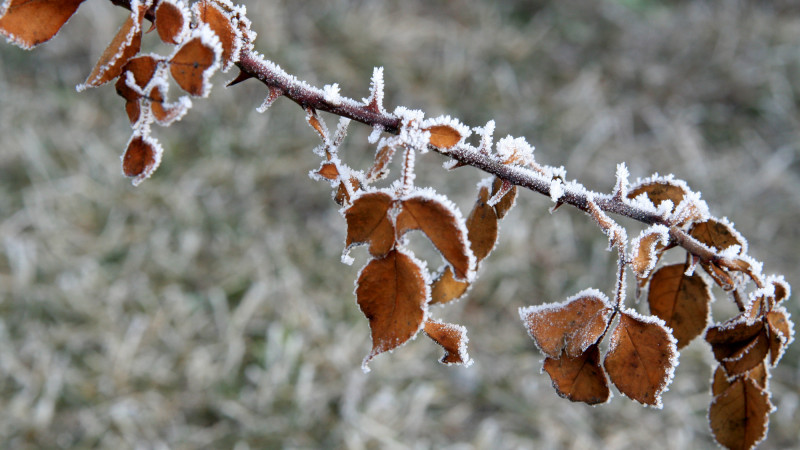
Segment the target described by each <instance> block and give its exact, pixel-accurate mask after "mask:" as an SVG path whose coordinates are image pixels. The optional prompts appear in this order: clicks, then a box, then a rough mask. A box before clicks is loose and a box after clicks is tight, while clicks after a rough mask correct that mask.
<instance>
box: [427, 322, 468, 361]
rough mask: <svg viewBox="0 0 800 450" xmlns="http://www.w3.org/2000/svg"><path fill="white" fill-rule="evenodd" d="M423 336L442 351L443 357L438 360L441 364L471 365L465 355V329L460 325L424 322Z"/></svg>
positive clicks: (466, 341) (466, 339) (466, 354)
mask: <svg viewBox="0 0 800 450" xmlns="http://www.w3.org/2000/svg"><path fill="white" fill-rule="evenodd" d="M424 330H425V334H426V335H427V336H428V337H429V338H431V339H433V341H434V342H436V343H437V344H439V345H440V346H441V347H442V348H443V349H444V356H442V359H440V360H439V362H440V363H442V364H461V365H465V366H470V365H472V359H470V357H469V354H468V353H467V343H468V342H469V339H468V338H467V329H466V328H464V327H462V326H461V325H454V324H452V323H444V322H439V321H436V320H428V321H427V322H425V328H424Z"/></svg>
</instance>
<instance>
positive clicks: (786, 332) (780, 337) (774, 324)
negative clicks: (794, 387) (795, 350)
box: [766, 307, 794, 366]
mask: <svg viewBox="0 0 800 450" xmlns="http://www.w3.org/2000/svg"><path fill="white" fill-rule="evenodd" d="M766 321H767V325H768V326H769V354H770V364H772V365H773V366H774V365H776V364H777V363H778V361H779V360H780V359H781V356H783V351H784V350H785V349H786V347H788V346H789V344H791V343H792V341H793V340H794V325H793V324H792V322H791V321H790V320H789V313H788V312H786V309H784V308H783V307H778V308H775V309H774V310H772V311H770V312H768V313H767V315H766Z"/></svg>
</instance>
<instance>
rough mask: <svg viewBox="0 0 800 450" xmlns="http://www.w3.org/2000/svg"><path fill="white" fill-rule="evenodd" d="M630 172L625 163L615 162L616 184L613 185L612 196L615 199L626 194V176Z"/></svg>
mask: <svg viewBox="0 0 800 450" xmlns="http://www.w3.org/2000/svg"><path fill="white" fill-rule="evenodd" d="M629 176H630V173H629V172H628V168H627V167H626V166H625V163H624V162H623V163H619V164H617V184H616V185H615V186H614V192H613V194H614V198H615V199H616V200H620V201H621V200H622V199H623V198H625V197H627V196H628V184H629V183H628V177H629Z"/></svg>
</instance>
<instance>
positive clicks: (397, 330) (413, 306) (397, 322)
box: [356, 250, 429, 370]
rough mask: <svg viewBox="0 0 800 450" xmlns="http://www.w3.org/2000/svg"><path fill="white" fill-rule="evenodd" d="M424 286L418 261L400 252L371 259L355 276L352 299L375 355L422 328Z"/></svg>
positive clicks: (426, 299) (395, 346) (406, 339)
mask: <svg viewBox="0 0 800 450" xmlns="http://www.w3.org/2000/svg"><path fill="white" fill-rule="evenodd" d="M428 297H429V292H428V286H427V284H426V283H425V276H424V275H423V268H422V265H421V263H420V262H419V261H417V260H416V259H414V258H413V257H411V256H409V255H407V254H405V253H403V252H402V251H400V250H392V251H391V252H389V253H388V254H387V255H386V256H385V257H383V258H375V259H372V260H371V261H370V262H369V263H367V265H366V266H365V267H364V269H363V270H362V271H361V273H360V274H359V276H358V281H357V282H356V298H357V301H358V306H359V307H360V308H361V312H363V313H364V315H365V316H367V319H369V326H370V330H371V334H372V351H371V352H370V353H369V354H368V355H367V357H366V358H364V362H363V365H362V367H363V368H364V369H365V370H367V369H366V368H367V364H368V363H369V361H370V360H371V359H372V358H374V357H375V356H376V355H378V354H381V353H383V352H386V351H389V350H392V349H394V348H397V347H399V346H400V345H403V344H404V343H405V342H407V341H408V340H409V339H411V338H412V337H414V336H415V335H416V334H417V332H419V330H420V329H421V328H422V325H423V322H424V321H425V316H426V315H427V303H428Z"/></svg>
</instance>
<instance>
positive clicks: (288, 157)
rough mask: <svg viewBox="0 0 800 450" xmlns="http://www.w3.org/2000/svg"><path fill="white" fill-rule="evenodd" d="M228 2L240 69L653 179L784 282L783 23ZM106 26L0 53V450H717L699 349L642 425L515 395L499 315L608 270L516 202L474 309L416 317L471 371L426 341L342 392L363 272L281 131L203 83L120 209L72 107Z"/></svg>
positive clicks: (724, 16)
mask: <svg viewBox="0 0 800 450" xmlns="http://www.w3.org/2000/svg"><path fill="white" fill-rule="evenodd" d="M247 3H249V5H248V6H249V7H250V8H249V10H250V17H251V18H252V20H253V22H254V28H255V29H256V31H258V32H259V39H258V42H257V47H258V49H259V50H261V51H262V52H264V53H265V54H266V55H267V57H269V58H272V59H274V60H275V61H277V62H278V63H280V64H281V65H282V66H283V67H284V68H286V69H287V70H289V71H290V72H293V73H296V74H297V75H299V76H301V77H305V78H307V79H309V81H312V82H314V83H315V84H318V85H321V84H325V83H332V82H338V83H340V85H341V86H342V91H343V93H344V94H346V95H348V96H351V97H356V98H360V97H362V96H366V92H367V81H368V78H369V75H370V73H371V68H372V66H374V65H384V66H385V67H386V75H387V101H386V104H387V107H388V108H389V109H391V108H393V107H394V105H397V104H403V105H406V106H410V107H419V108H423V109H425V110H426V111H427V112H428V114H429V115H435V114H439V113H449V114H453V115H455V116H457V117H461V118H462V119H463V120H464V121H466V122H467V123H469V124H471V125H482V124H483V123H485V122H486V121H487V120H489V119H491V118H494V119H496V120H497V124H498V130H497V135H498V137H501V136H504V135H505V134H506V133H511V134H513V135H525V136H527V137H528V140H529V141H530V142H532V143H534V144H535V145H536V146H537V148H538V149H537V155H538V156H537V157H538V159H539V160H540V161H541V162H544V163H548V164H555V165H561V164H563V165H565V167H566V168H567V170H568V173H569V175H570V176H571V177H574V178H577V179H579V180H581V181H583V182H585V183H586V184H587V185H588V186H590V187H592V188H595V189H598V190H608V189H610V188H611V185H612V182H613V173H614V168H615V165H616V164H617V163H618V162H620V161H626V162H627V163H628V164H629V167H630V168H631V172H632V173H633V174H634V176H646V175H649V174H650V173H651V172H654V171H658V172H661V173H668V172H674V173H675V174H676V175H677V176H678V177H680V178H684V179H686V180H687V182H688V183H689V184H690V185H691V186H692V187H694V188H695V189H698V190H701V191H702V192H703V193H704V196H703V198H704V199H706V200H707V201H708V202H709V204H710V205H711V207H712V212H714V213H715V214H718V215H721V216H722V215H724V216H727V217H729V218H730V219H731V220H733V221H734V222H735V223H736V225H737V227H738V229H739V230H740V231H742V233H743V234H744V235H745V236H747V237H748V238H749V239H750V245H751V253H752V254H753V255H754V256H756V257H758V258H761V259H763V260H765V262H766V266H765V270H766V271H767V272H776V273H784V274H785V275H786V276H787V279H788V280H789V282H790V283H793V284H795V285H797V282H798V280H800V278H799V277H798V270H797V267H798V257H797V254H798V252H800V228H798V226H797V223H798V221H800V180H799V178H798V169H799V168H800V165H798V156H800V134H799V133H798V130H800V126H799V125H800V114H799V113H798V108H799V107H800V51H799V50H798V46H797V44H798V42H800V9H799V8H798V7H797V6H796V5H795V4H794V2H789V1H784V2H778V1H775V2H746V1H724V2H701V1H673V2H655V1H651V0H626V1H623V0H617V1H595V0H568V1H560V2H543V1H537V2H522V1H517V2H512V1H509V2H496V4H495V3H490V2H473V3H471V4H470V5H466V4H465V2H437V3H436V6H429V3H430V2H425V1H422V0H411V1H405V2H385V1H369V2H367V1H361V2H358V1H346V0H342V1H336V2H326V1H306V2H291V1H283V2H280V1H264V2H254V1H252V2H247ZM400 5H402V6H400ZM122 14H123V13H122V12H121V11H117V10H115V9H114V8H112V7H110V6H108V5H104V4H103V2H88V3H87V4H86V5H84V6H83V8H82V10H81V11H80V12H79V14H78V16H76V17H75V18H73V19H72V21H71V22H70V24H68V26H67V27H66V29H65V30H64V31H63V32H62V35H60V36H59V37H58V39H56V40H55V41H53V42H51V43H49V44H47V45H45V46H43V47H42V48H40V49H38V50H36V51H34V52H32V53H26V52H23V51H21V50H18V49H16V48H12V47H10V46H9V45H5V44H3V45H1V46H0V149H2V150H0V238H2V239H0V441H2V442H3V443H4V445H2V446H3V447H8V448H26V447H47V448H53V447H74V448H88V447H103V448H134V447H136V448H165V447H169V448H198V447H206V448H226V447H227V448H230V447H236V448H247V447H248V446H249V447H250V448H265V447H277V446H284V447H344V448H378V447H381V448H406V447H414V448H519V447H527V448H675V449H679V448H680V449H682V448H690V447H691V448H702V447H713V446H714V444H713V442H712V440H711V439H710V437H709V432H708V428H707V425H706V408H707V405H708V402H709V401H710V396H709V392H708V391H709V389H708V379H709V377H710V373H711V372H710V368H709V362H710V361H711V356H710V352H709V351H708V350H707V349H706V348H705V346H704V345H703V344H702V343H701V342H695V343H693V344H692V345H691V346H690V347H688V348H687V349H686V350H685V351H684V352H683V354H682V356H681V365H680V367H679V368H678V370H677V374H676V380H675V382H674V384H673V385H672V387H671V389H670V391H669V392H668V393H667V394H666V396H665V401H664V403H665V407H664V409H663V410H662V411H655V410H651V409H644V408H641V407H640V406H638V405H637V404H634V403H632V402H630V401H628V400H626V399H624V398H619V396H618V398H615V399H614V400H613V401H612V402H611V404H609V405H605V406H601V407H597V408H591V407H587V406H585V405H581V404H572V403H570V402H568V401H566V400H562V399H560V398H558V397H557V396H556V394H555V393H554V392H553V390H552V388H551V387H550V382H549V379H548V377H547V376H546V375H541V374H539V367H540V363H539V360H540V359H541V356H540V355H539V353H538V352H537V351H536V350H535V349H534V348H533V344H532V342H531V341H530V339H529V338H528V337H527V336H526V334H525V332H524V329H523V327H522V325H521V324H520V323H519V319H518V317H517V312H516V310H517V308H518V307H519V306H523V305H528V304H534V303H541V302H543V301H555V300H559V299H562V298H564V297H566V296H568V295H571V294H573V293H574V292H576V291H578V290H580V289H582V288H585V287H589V286H594V287H597V288H599V289H602V290H605V291H610V290H611V287H612V278H613V268H612V267H613V266H612V264H613V261H612V259H611V257H612V255H611V254H610V253H608V252H606V251H605V247H606V242H605V238H604V237H603V236H602V235H601V233H600V232H599V231H598V230H597V229H596V228H595V227H593V226H592V225H591V223H590V222H589V220H588V219H587V218H586V217H584V216H582V215H580V214H578V213H576V212H574V211H567V210H563V211H561V210H560V211H559V212H558V213H556V214H554V215H553V216H550V215H549V214H547V208H548V207H549V206H550V205H549V203H550V202H549V200H548V199H545V198H542V197H540V196H536V195H533V194H527V195H523V196H522V198H521V200H520V201H519V202H518V207H517V208H516V209H515V210H514V211H513V212H512V214H511V215H510V216H509V218H508V219H507V220H506V221H505V222H504V223H503V230H502V233H501V238H500V243H499V246H498V249H497V251H496V253H494V254H493V255H492V256H491V257H490V258H489V260H488V261H487V264H486V265H485V267H484V268H483V269H482V276H481V278H479V280H478V282H477V284H476V286H475V287H474V289H473V290H472V292H471V294H470V296H469V297H468V298H467V299H466V300H464V301H461V302H460V303H459V304H457V305H456V306H454V307H450V308H447V309H437V310H436V311H435V314H437V315H440V316H442V317H444V318H447V319H450V320H452V321H455V322H458V323H462V324H464V325H466V326H467V327H468V329H469V330H470V337H471V339H472V341H471V347H470V352H471V355H472V356H473V358H474V359H476V361H477V362H476V364H475V365H474V366H473V367H472V368H469V369H462V368H447V367H444V366H441V365H439V364H437V363H436V362H435V359H436V358H437V357H438V355H439V349H438V348H436V346H435V345H433V344H432V343H431V342H429V341H427V340H426V339H424V338H423V339H419V340H417V341H414V342H412V343H411V344H409V345H408V346H406V347H404V348H402V349H401V350H399V351H397V352H395V353H393V354H391V355H384V356H381V357H379V358H378V359H377V360H376V361H374V362H373V364H372V368H373V371H372V372H371V373H370V374H369V375H364V374H362V373H361V370H360V367H359V366H360V362H361V358H362V357H363V355H364V354H365V353H366V352H367V350H368V348H369V343H368V341H369V331H368V328H367V322H366V320H365V319H364V318H363V316H361V314H360V312H359V311H358V308H357V306H356V305H355V302H354V297H353V295H352V289H353V287H352V280H353V279H354V278H355V274H356V273H357V270H358V267H359V263H363V261H364V260H365V255H364V252H363V251H359V252H355V256H356V257H357V258H356V264H355V265H354V266H352V267H349V266H345V265H342V264H340V263H339V255H340V251H341V245H342V243H343V233H344V226H343V220H342V219H341V217H340V216H339V215H338V213H337V211H336V207H335V205H334V204H333V202H331V201H330V198H329V193H328V191H327V188H326V186H325V185H322V184H319V183H315V182H313V181H311V180H309V179H308V177H307V176H306V174H307V172H308V171H309V170H311V169H314V168H316V167H317V165H318V162H317V161H316V159H315V158H314V157H313V156H312V154H311V148H312V147H313V146H314V145H316V144H315V141H314V135H313V132H312V131H311V130H310V129H308V127H307V126H306V125H305V123H304V121H303V119H302V115H301V113H300V111H299V110H298V109H297V108H296V107H295V106H294V105H293V104H290V103H289V102H287V101H279V102H278V103H277V104H276V105H274V106H273V107H272V109H271V110H270V111H269V112H268V113H267V114H265V115H258V114H257V113H255V112H254V111H253V109H254V108H255V107H257V106H258V104H259V102H260V100H259V97H261V96H262V95H263V93H264V92H263V90H264V89H263V88H262V87H260V86H259V85H258V84H257V83H252V84H250V83H246V84H245V85H243V86H242V87H237V88H235V89H227V90H226V89H224V88H222V84H223V82H224V81H225V76H217V77H216V78H215V80H216V81H215V85H216V88H215V90H214V91H213V93H212V95H211V98H210V99H208V100H200V101H197V102H195V104H196V106H195V108H194V109H193V110H192V111H191V112H190V114H189V115H188V116H187V117H186V118H184V120H183V121H182V122H181V123H178V124H176V125H173V126H172V127H171V128H169V129H165V130H157V131H156V135H157V136H158V137H159V139H160V140H161V141H162V143H163V144H164V146H165V148H166V150H167V151H166V154H165V159H164V162H163V164H162V166H161V168H160V169H159V170H158V171H157V172H156V174H155V176H154V177H153V178H152V179H151V180H148V181H147V182H145V183H144V184H143V185H142V186H141V187H139V188H136V189H134V188H132V187H131V186H130V185H129V183H128V182H127V181H126V180H125V179H123V177H122V176H121V175H120V174H119V172H120V169H119V160H118V155H119V154H120V153H121V151H122V149H123V148H124V145H125V142H126V141H127V139H128V133H129V129H128V125H127V123H126V118H125V114H124V112H123V104H122V100H121V99H120V98H118V97H117V96H116V95H115V94H114V92H113V88H111V87H104V88H101V89H98V90H94V91H91V92H89V93H87V94H81V95H78V94H76V93H75V92H74V89H73V86H74V85H76V84H78V83H80V82H81V81H82V80H83V77H85V75H86V74H88V72H89V69H90V67H91V66H92V64H93V62H94V60H95V58H96V57H97V56H98V55H99V54H100V53H101V52H102V49H103V48H104V46H105V43H106V42H107V39H109V38H110V36H111V35H112V34H113V32H114V30H115V29H116V27H117V26H118V24H119V23H120V21H121V17H122V16H121V15H122ZM100 37H102V38H100ZM329 122H331V121H329ZM368 131H369V130H366V129H364V127H359V126H353V131H352V133H351V134H352V136H351V137H350V139H349V140H348V141H347V142H346V144H345V149H344V150H343V151H344V152H345V153H344V154H345V157H349V158H350V161H368V159H369V158H370V156H371V152H372V150H371V149H370V148H369V147H368V146H367V145H366V140H365V139H364V137H365V136H366V133H367V132H368ZM441 162H442V160H441V158H440V157H438V156H436V155H427V156H425V157H424V158H423V159H422V161H421V162H420V163H419V165H420V166H424V167H426V168H425V169H424V170H422V171H421V173H420V183H428V184H431V185H434V186H437V187H439V188H440V189H441V190H442V191H443V192H445V193H449V194H452V196H453V198H454V200H456V201H457V202H458V203H459V204H460V205H462V206H463V207H464V208H468V205H469V203H470V202H471V198H472V196H473V195H474V194H473V193H472V192H473V186H474V183H475V182H476V181H477V180H478V179H479V178H480V174H478V173H476V172H475V171H473V170H471V169H460V171H459V172H456V173H453V174H444V175H443V173H442V171H441V170H440V169H439V166H440V163H441ZM432 264H433V265H436V264H437V262H435V261H434V262H432ZM797 304H798V303H797V301H795V300H794V299H792V300H791V301H790V304H789V305H788V308H789V309H790V311H792V312H793V313H794V315H795V317H798V313H799V312H800V308H798V306H797ZM715 308H716V309H717V310H718V312H725V311H730V307H729V305H727V300H722V299H720V300H718V301H717V303H716V304H715ZM797 348H798V347H797V345H795V346H793V347H792V348H790V350H789V352H788V354H787V355H786V356H785V357H784V359H783V361H782V363H781V364H780V366H779V367H778V368H777V369H776V370H775V371H774V373H773V378H772V381H771V387H772V391H773V402H774V403H775V404H776V405H777V406H778V410H777V412H775V413H774V414H773V415H772V416H771V427H770V434H769V437H768V439H767V441H766V442H765V443H764V444H763V445H762V448H786V447H792V446H796V445H797V443H798V441H800V434H799V433H800V431H798V430H800V424H799V423H798V419H797V417H798V414H800V413H798V401H800V396H799V395H798V394H800V388H798V384H799V383H800V367H798V357H799V356H800V351H798V350H797Z"/></svg>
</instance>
